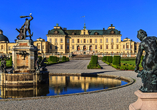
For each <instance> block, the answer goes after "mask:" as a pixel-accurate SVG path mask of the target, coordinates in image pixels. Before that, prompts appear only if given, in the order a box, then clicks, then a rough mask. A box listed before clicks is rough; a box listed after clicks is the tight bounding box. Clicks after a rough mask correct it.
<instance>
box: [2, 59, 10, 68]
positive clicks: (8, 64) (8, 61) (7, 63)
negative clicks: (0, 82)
mask: <svg viewBox="0 0 157 110" xmlns="http://www.w3.org/2000/svg"><path fill="white" fill-rule="evenodd" d="M0 66H1V61H0ZM6 67H12V64H10V60H7V61H6Z"/></svg>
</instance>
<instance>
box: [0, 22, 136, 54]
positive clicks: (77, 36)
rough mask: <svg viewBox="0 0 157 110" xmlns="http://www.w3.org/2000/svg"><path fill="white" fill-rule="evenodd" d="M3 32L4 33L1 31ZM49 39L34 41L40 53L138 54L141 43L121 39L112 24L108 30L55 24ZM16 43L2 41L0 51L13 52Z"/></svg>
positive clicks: (4, 52)
mask: <svg viewBox="0 0 157 110" xmlns="http://www.w3.org/2000/svg"><path fill="white" fill-rule="evenodd" d="M1 34H3V33H1ZM46 36H47V41H45V40H44V39H42V38H39V39H37V40H36V41H34V45H35V46H37V48H38V49H39V51H38V52H39V53H51V54H52V53H60V54H65V53H73V54H95V53H98V54H99V53H100V54H102V53H104V54H105V53H108V54H110V53H114V54H117V53H125V54H127V53H131V54H137V51H138V46H139V43H135V42H134V41H132V40H130V39H129V38H125V39H124V40H123V41H122V40H121V36H122V35H121V34H120V31H118V30H117V29H115V27H114V26H113V25H112V24H111V26H109V27H108V29H107V30H105V29H103V30H87V29H86V27H85V26H84V29H82V30H67V29H65V28H64V29H62V27H60V26H58V24H57V25H56V26H54V29H52V30H49V31H48V34H47V35H46ZM14 45H16V43H9V42H6V41H0V53H3V54H10V53H12V48H13V46H14Z"/></svg>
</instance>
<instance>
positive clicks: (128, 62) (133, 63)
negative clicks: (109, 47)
mask: <svg viewBox="0 0 157 110" xmlns="http://www.w3.org/2000/svg"><path fill="white" fill-rule="evenodd" d="M135 61H136V60H130V61H121V63H127V64H132V65H135ZM141 63H142V61H141V62H140V65H139V67H142V65H141Z"/></svg>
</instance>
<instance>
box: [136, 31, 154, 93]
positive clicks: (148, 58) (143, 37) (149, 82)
mask: <svg viewBox="0 0 157 110" xmlns="http://www.w3.org/2000/svg"><path fill="white" fill-rule="evenodd" d="M137 38H138V39H139V40H140V41H141V43H140V45H139V50H138V54H137V57H136V68H135V72H137V73H138V75H137V77H141V79H142V83H143V86H141V88H140V91H142V92H157V37H154V36H153V37H147V33H146V32H145V31H144V30H142V29H140V30H139V31H138V34H137ZM143 51H145V52H146V55H145V56H144V58H143V61H142V67H143V70H142V71H139V64H140V60H141V56H142V53H143Z"/></svg>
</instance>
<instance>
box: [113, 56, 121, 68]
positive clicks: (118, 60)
mask: <svg viewBox="0 0 157 110" xmlns="http://www.w3.org/2000/svg"><path fill="white" fill-rule="evenodd" d="M113 65H117V66H120V65H121V57H120V56H114V57H113Z"/></svg>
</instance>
